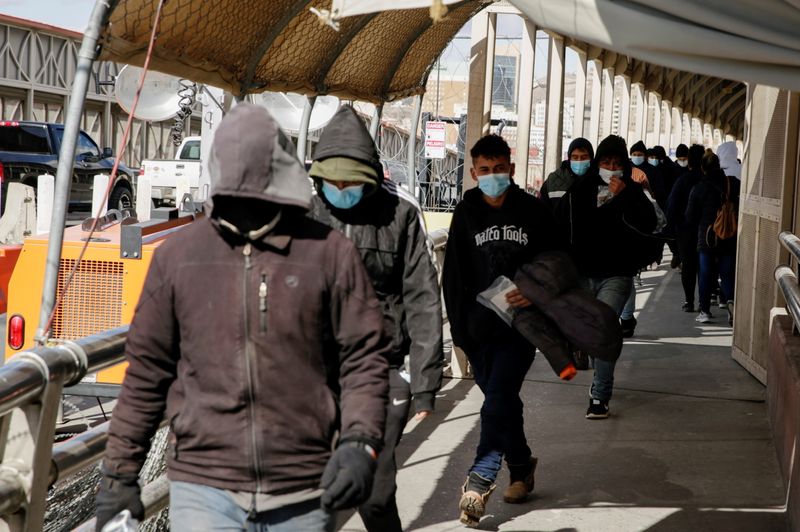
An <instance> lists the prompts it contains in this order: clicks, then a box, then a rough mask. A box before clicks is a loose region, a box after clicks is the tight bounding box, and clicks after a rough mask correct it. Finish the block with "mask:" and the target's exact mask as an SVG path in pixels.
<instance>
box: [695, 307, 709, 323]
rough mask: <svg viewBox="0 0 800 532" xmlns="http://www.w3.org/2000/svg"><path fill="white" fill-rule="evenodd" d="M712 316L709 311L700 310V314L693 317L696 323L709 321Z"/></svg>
mask: <svg viewBox="0 0 800 532" xmlns="http://www.w3.org/2000/svg"><path fill="white" fill-rule="evenodd" d="M713 318H714V316H712V315H711V313H710V312H705V311H702V310H701V311H700V314H698V315H697V317H696V318H695V319H694V321H696V322H697V323H709V322H710V321H711V320H712V319H713Z"/></svg>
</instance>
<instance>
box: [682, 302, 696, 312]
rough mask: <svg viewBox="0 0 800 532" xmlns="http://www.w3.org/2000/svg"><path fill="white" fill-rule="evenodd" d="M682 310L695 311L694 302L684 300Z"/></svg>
mask: <svg viewBox="0 0 800 532" xmlns="http://www.w3.org/2000/svg"><path fill="white" fill-rule="evenodd" d="M681 310H683V311H684V312H694V304H693V303H689V302H688V301H684V302H683V306H682V307H681Z"/></svg>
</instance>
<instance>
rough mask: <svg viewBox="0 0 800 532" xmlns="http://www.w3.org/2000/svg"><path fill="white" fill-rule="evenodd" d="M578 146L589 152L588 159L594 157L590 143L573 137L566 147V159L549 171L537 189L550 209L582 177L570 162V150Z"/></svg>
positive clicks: (554, 206) (581, 138)
mask: <svg viewBox="0 0 800 532" xmlns="http://www.w3.org/2000/svg"><path fill="white" fill-rule="evenodd" d="M579 148H580V149H584V150H586V151H587V152H588V153H589V159H590V160H591V159H594V148H593V147H592V143H591V142H589V141H588V140H586V139H585V138H583V137H578V138H576V139H574V140H573V141H572V142H570V144H569V148H568V149H567V160H566V161H562V162H561V166H560V167H559V168H558V169H557V170H556V171H555V172H551V173H550V175H549V176H547V179H546V180H545V182H544V184H543V185H542V188H541V190H540V191H539V197H540V198H541V199H542V200H543V201H544V202H545V203H547V204H548V205H549V206H550V208H551V209H554V208H556V205H557V204H558V202H559V200H560V199H561V198H562V197H563V196H564V194H566V193H567V190H569V189H570V187H571V186H572V185H574V184H575V182H577V181H579V180H580V179H581V177H583V176H579V175H577V174H575V172H573V171H572V166H571V164H570V157H571V156H572V152H573V151H575V150H576V149H579ZM583 175H586V174H583Z"/></svg>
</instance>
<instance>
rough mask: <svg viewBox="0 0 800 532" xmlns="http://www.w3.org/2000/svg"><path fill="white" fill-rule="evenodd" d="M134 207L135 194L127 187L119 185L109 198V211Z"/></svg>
mask: <svg viewBox="0 0 800 532" xmlns="http://www.w3.org/2000/svg"><path fill="white" fill-rule="evenodd" d="M132 207H133V192H131V189H129V188H128V186H127V185H117V186H116V187H114V190H112V191H111V197H109V198H108V208H109V209H117V210H120V211H121V210H122V209H130V208H132Z"/></svg>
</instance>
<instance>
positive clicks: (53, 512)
mask: <svg viewBox="0 0 800 532" xmlns="http://www.w3.org/2000/svg"><path fill="white" fill-rule="evenodd" d="M167 431H168V429H167V428H166V427H165V428H163V429H161V430H159V431H158V432H157V433H156V435H155V436H154V437H153V440H152V443H151V447H150V453H149V454H148V455H147V461H146V462H145V464H144V467H142V471H141V474H140V478H141V479H142V481H143V483H145V484H147V483H149V482H152V481H153V480H154V479H156V478H158V477H159V476H161V475H162V474H163V473H164V471H165V468H166V466H165V462H164V454H165V451H166V448H167ZM99 481H100V471H99V465H98V464H95V465H92V466H90V467H87V468H85V469H82V470H80V471H78V472H77V473H75V474H74V475H72V476H70V477H68V478H66V479H64V480H62V481H59V482H57V483H56V485H55V486H53V488H52V489H51V490H50V492H49V493H48V496H47V510H46V511H45V525H44V530H45V531H48V532H61V531H63V530H72V529H73V528H75V527H77V526H78V525H80V524H81V523H83V522H84V521H86V520H88V519H91V518H92V517H93V516H94V496H95V494H96V491H97V483H98V482H99ZM139 530H140V531H141V532H161V531H166V530H169V518H168V515H167V510H166V509H165V510H162V511H161V512H159V513H158V514H157V515H156V516H154V517H152V518H150V519H148V520H147V521H145V522H144V523H142V525H141V526H140V527H139Z"/></svg>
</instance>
